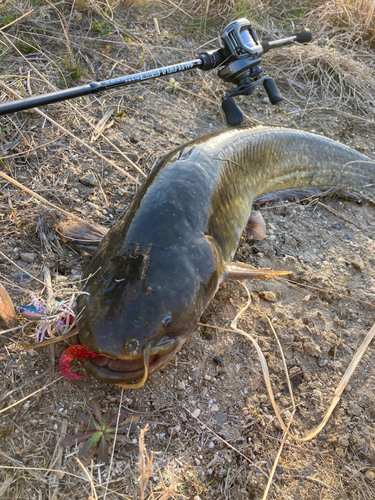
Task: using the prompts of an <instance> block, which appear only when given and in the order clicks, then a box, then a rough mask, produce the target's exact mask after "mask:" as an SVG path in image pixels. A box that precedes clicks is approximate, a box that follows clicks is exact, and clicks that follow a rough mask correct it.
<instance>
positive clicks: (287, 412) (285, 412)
mask: <svg viewBox="0 0 375 500" xmlns="http://www.w3.org/2000/svg"><path fill="white" fill-rule="evenodd" d="M284 417H285V418H286V419H289V418H292V414H291V413H290V411H289V410H285V411H284Z"/></svg>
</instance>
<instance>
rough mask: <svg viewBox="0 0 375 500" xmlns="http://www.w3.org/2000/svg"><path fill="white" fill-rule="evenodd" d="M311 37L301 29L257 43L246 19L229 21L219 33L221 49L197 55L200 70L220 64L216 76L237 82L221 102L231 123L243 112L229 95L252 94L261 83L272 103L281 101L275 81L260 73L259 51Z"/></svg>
mask: <svg viewBox="0 0 375 500" xmlns="http://www.w3.org/2000/svg"><path fill="white" fill-rule="evenodd" d="M310 40H311V32H310V31H308V30H303V31H301V33H295V34H294V35H293V36H292V37H289V38H283V39H282V40H276V41H274V42H259V40H258V37H257V36H256V33H255V31H254V29H253V28H252V27H251V24H250V23H249V21H248V20H247V19H238V20H237V21H233V22H232V23H230V24H228V26H227V27H226V28H225V29H224V31H223V33H222V34H221V44H222V48H221V49H219V50H213V51H209V52H205V53H203V54H200V57H201V58H202V59H203V60H204V63H205V64H204V66H203V68H201V69H203V70H207V69H211V68H214V67H217V66H219V65H221V66H222V67H221V69H220V70H219V71H218V77H219V78H221V79H222V80H224V82H228V83H234V84H235V85H237V88H235V89H233V90H232V91H231V92H229V94H227V95H226V96H224V98H223V102H222V107H223V110H224V113H225V116H226V118H227V121H228V123H229V124H230V125H239V124H240V123H242V121H243V114H242V111H241V110H240V108H239V107H238V106H237V104H236V103H235V102H234V100H233V99H232V97H234V96H236V95H251V94H252V93H253V90H254V88H255V87H256V86H257V85H259V84H260V83H263V86H264V88H265V90H266V92H267V95H268V97H269V100H270V102H271V103H272V104H277V103H278V102H280V101H282V100H283V98H282V96H281V94H280V92H279V91H278V89H277V87H276V84H275V82H274V80H273V79H272V78H271V77H269V76H268V75H265V76H262V68H261V67H260V66H259V64H260V62H261V56H262V54H265V53H266V52H268V51H269V50H270V49H271V48H274V47H281V46H282V45H287V44H289V43H292V42H299V43H305V42H309V41H310ZM208 66H210V67H208Z"/></svg>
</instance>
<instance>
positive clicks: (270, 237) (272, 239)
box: [268, 234, 276, 241]
mask: <svg viewBox="0 0 375 500" xmlns="http://www.w3.org/2000/svg"><path fill="white" fill-rule="evenodd" d="M268 239H269V240H270V241H275V240H276V236H275V235H274V234H271V235H270V236H269V237H268Z"/></svg>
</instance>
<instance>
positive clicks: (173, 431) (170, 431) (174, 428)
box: [169, 425, 181, 436]
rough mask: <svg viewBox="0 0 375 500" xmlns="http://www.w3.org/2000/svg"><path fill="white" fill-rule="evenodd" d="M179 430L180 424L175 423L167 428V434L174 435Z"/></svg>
mask: <svg viewBox="0 0 375 500" xmlns="http://www.w3.org/2000/svg"><path fill="white" fill-rule="evenodd" d="M180 430H181V426H180V425H176V426H175V427H171V428H170V429H169V434H170V435H171V436H174V435H175V434H178V433H179V432H180Z"/></svg>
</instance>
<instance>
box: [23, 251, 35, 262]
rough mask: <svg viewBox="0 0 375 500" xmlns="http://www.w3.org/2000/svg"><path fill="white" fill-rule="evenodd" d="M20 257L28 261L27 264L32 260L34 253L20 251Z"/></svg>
mask: <svg viewBox="0 0 375 500" xmlns="http://www.w3.org/2000/svg"><path fill="white" fill-rule="evenodd" d="M20 257H21V259H22V260H23V261H24V262H28V263H29V264H31V263H32V262H34V260H35V257H36V254H35V253H28V252H25V253H21V254H20Z"/></svg>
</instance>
